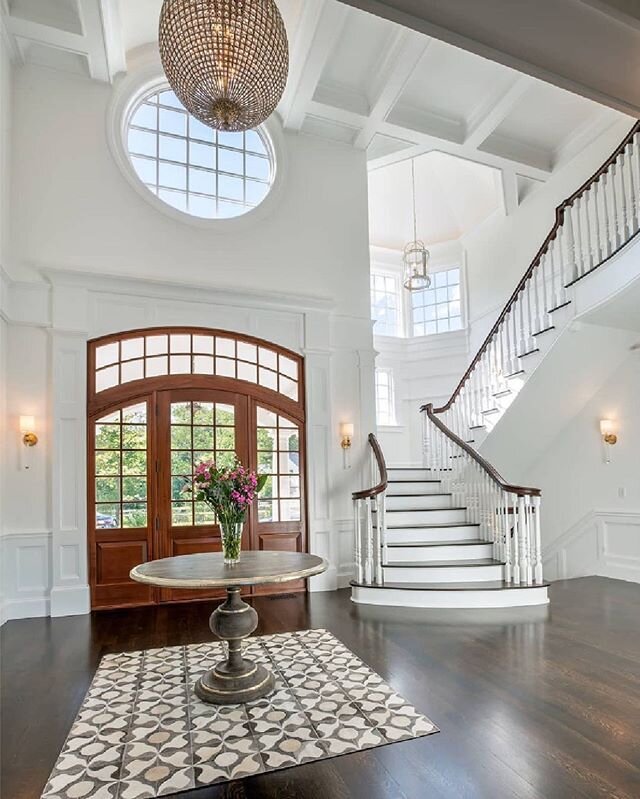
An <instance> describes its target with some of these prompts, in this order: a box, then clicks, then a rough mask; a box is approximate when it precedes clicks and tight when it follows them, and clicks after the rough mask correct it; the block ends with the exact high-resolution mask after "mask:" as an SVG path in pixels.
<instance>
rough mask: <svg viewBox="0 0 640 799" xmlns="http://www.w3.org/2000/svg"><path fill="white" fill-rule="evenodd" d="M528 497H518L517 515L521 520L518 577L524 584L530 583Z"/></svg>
mask: <svg viewBox="0 0 640 799" xmlns="http://www.w3.org/2000/svg"><path fill="white" fill-rule="evenodd" d="M528 499H529V497H518V516H519V517H520V519H521V521H522V527H521V530H522V535H521V550H520V578H521V581H522V582H523V583H524V584H525V585H531V582H532V579H533V577H532V572H531V555H530V553H531V539H530V526H529V521H530V518H529V508H528V503H527V500H528Z"/></svg>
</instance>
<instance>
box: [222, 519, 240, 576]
mask: <svg viewBox="0 0 640 799" xmlns="http://www.w3.org/2000/svg"><path fill="white" fill-rule="evenodd" d="M243 527H244V523H243V522H231V523H229V522H221V523H220V530H221V532H222V555H223V557H224V562H225V563H226V564H228V565H230V564H232V563H237V562H238V561H239V560H240V550H241V549H242V528H243Z"/></svg>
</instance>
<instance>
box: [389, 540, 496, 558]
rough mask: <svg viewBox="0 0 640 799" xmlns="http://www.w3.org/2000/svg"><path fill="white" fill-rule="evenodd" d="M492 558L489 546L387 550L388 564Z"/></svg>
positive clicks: (491, 548)
mask: <svg viewBox="0 0 640 799" xmlns="http://www.w3.org/2000/svg"><path fill="white" fill-rule="evenodd" d="M492 557H493V546H492V545H491V544H479V545H478V546H456V545H455V544H447V545H442V546H436V547H429V546H426V547H391V548H387V562H388V563H407V561H412V560H415V561H421V562H424V561H426V560H469V561H474V560H480V559H482V558H492Z"/></svg>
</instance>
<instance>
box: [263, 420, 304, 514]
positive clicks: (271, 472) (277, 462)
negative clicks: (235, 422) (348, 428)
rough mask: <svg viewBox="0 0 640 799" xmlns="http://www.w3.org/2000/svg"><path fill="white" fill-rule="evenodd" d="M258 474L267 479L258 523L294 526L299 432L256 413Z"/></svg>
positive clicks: (298, 510)
mask: <svg viewBox="0 0 640 799" xmlns="http://www.w3.org/2000/svg"><path fill="white" fill-rule="evenodd" d="M257 450H258V453H257V455H258V457H257V461H258V471H259V472H260V473H261V474H266V475H268V477H267V480H266V483H265V484H264V486H263V488H262V490H261V491H260V495H259V499H258V520H259V522H278V521H280V522H297V521H300V519H301V504H300V428H299V427H298V426H297V425H296V424H295V422H292V421H291V419H287V418H286V417H284V416H280V415H277V414H275V413H273V412H272V411H267V410H266V409H264V408H258V409H257Z"/></svg>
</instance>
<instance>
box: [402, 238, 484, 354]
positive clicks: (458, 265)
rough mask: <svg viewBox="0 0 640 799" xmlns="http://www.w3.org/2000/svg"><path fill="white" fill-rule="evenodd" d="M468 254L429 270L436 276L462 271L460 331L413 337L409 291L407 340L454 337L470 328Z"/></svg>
mask: <svg viewBox="0 0 640 799" xmlns="http://www.w3.org/2000/svg"><path fill="white" fill-rule="evenodd" d="M466 260H467V259H466V253H464V255H463V256H462V258H461V259H460V261H451V262H449V263H443V264H438V266H437V267H436V268H435V269H431V268H430V269H429V274H430V275H435V274H436V273H438V272H447V271H448V270H449V269H459V270H460V324H461V327H460V328H459V329H458V330H445V331H442V332H441V333H425V335H424V336H414V335H413V306H412V304H411V296H410V292H409V291H405V292H404V294H405V296H404V298H403V315H404V320H405V325H404V334H405V336H406V337H407V338H410V339H414V340H415V341H424V340H425V339H429V340H430V339H433V338H435V337H436V336H452V335H456V334H458V335H459V334H460V333H462V332H463V331H465V330H466V329H467V327H468V318H469V315H468V308H467V263H466Z"/></svg>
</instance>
